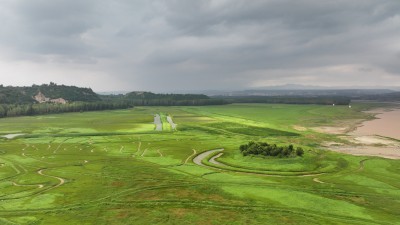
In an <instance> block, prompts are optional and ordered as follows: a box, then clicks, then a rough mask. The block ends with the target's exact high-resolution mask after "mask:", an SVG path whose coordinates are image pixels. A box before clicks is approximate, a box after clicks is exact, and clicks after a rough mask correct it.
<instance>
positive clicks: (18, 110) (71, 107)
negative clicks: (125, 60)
mask: <svg viewBox="0 0 400 225" xmlns="http://www.w3.org/2000/svg"><path fill="white" fill-rule="evenodd" d="M132 107H133V105H132V104H131V103H129V102H71V103H67V104H54V103H41V104H38V103H35V104H32V103H31V104H1V105H0V117H13V116H33V115H43V114H53V113H66V112H86V111H98V110H111V109H127V108H132Z"/></svg>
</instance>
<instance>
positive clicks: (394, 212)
mask: <svg viewBox="0 0 400 225" xmlns="http://www.w3.org/2000/svg"><path fill="white" fill-rule="evenodd" d="M372 107H374V105H368V104H356V105H354V106H353V107H352V108H351V109H349V108H348V107H346V106H336V107H332V106H317V105H276V104H233V105H225V106H204V107H137V108H135V109H132V110H119V111H102V112H90V113H70V114H56V115H46V116H35V117H19V118H6V119H1V120H0V136H1V135H6V134H16V133H23V134H25V135H23V136H19V137H16V138H14V139H11V140H9V139H6V138H0V190H1V191H0V224H52V225H53V224H54V225H57V224H68V225H69V224H97V225H103V224H104V225H106V224H107V225H108V224H116V225H119V224H121V225H122V224H360V225H361V224H363V225H364V224H400V213H399V212H400V173H399V172H400V161H399V160H390V159H383V158H378V157H366V156H363V157H361V156H351V155H345V154H339V153H335V152H330V151H326V150H322V149H320V148H319V146H320V144H321V143H322V142H324V141H337V140H338V138H337V136H336V135H329V134H322V133H317V132H315V131H313V130H311V129H304V130H302V131H299V129H295V127H296V126H297V127H306V128H310V127H318V126H332V125H340V124H344V123H345V124H350V125H355V123H356V121H360V120H365V119H370V117H371V116H369V115H368V114H365V113H362V112H361V111H362V110H366V109H369V108H372ZM154 114H160V115H161V119H162V123H163V131H162V132H157V131H155V130H154V124H153V121H154V118H153V116H154ZM167 115H171V116H172V117H173V120H174V122H175V123H176V124H178V127H177V131H172V129H171V126H170V125H169V123H168V121H167V119H166V116H167ZM249 141H265V142H268V143H276V144H290V143H292V144H294V145H296V146H301V147H303V148H304V149H305V150H306V151H305V155H304V156H303V157H296V158H282V159H279V158H263V157H243V156H242V155H241V154H240V151H239V149H238V148H239V145H241V144H245V143H248V142H249ZM218 148H224V151H223V153H224V154H223V155H222V156H221V157H219V158H217V159H216V160H217V161H218V162H220V163H222V164H221V165H215V164H210V162H208V160H209V159H210V158H211V157H214V156H215V155H216V154H211V155H210V156H208V158H207V159H204V160H203V161H202V162H203V163H204V164H205V165H208V166H209V167H204V166H199V165H197V164H195V163H194V162H193V161H192V159H193V158H194V157H196V155H198V154H200V153H202V152H205V151H207V150H212V149H218Z"/></svg>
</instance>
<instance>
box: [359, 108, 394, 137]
mask: <svg viewBox="0 0 400 225" xmlns="http://www.w3.org/2000/svg"><path fill="white" fill-rule="evenodd" d="M369 112H370V113H376V114H377V115H376V117H377V119H375V120H369V121H365V122H363V123H362V125H361V126H360V127H358V128H357V129H356V130H355V131H353V132H352V133H351V134H352V135H356V136H365V135H379V136H385V137H390V138H395V139H400V109H393V110H391V111H388V110H383V109H382V110H374V111H369Z"/></svg>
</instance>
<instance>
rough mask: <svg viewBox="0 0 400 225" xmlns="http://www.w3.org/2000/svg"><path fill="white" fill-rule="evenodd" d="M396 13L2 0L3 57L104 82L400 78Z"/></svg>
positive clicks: (278, 5)
mask: <svg viewBox="0 0 400 225" xmlns="http://www.w3.org/2000/svg"><path fill="white" fill-rule="evenodd" d="M399 12H400V2H398V1H397V0H382V1H375V0H362V1H361V0H360V1H348V0H335V1H318V0H297V1H293V0H290V1H289V0H265V1H246V0H204V1H197V0H192V1H191V0H163V1H161V0H151V1H138V0H136V1H128V0H114V1H94V0H93V1H92V0H82V1H67V0H36V1H22V0H20V1H14V0H5V1H4V2H2V3H0V19H1V21H3V23H4V24H3V25H4V26H2V27H1V28H0V31H1V32H0V47H1V49H2V52H3V53H2V54H0V56H1V58H3V61H4V62H10V61H18V60H24V62H26V61H28V62H36V63H41V64H42V65H43V64H46V65H49V64H51V65H52V67H51V69H48V68H47V67H43V70H47V69H48V70H49V74H52V73H53V72H54V71H55V70H57V68H58V69H59V70H64V71H71V73H72V74H71V76H70V77H69V78H71V77H73V76H74V75H73V73H74V72H77V71H78V74H79V75H75V76H76V79H77V80H78V81H79V79H81V78H82V77H85V72H88V71H90V77H91V79H93V74H96V72H98V73H99V74H102V75H99V76H98V79H94V80H92V82H90V85H91V86H94V87H95V88H96V89H101V90H105V89H109V88H110V87H111V86H110V83H111V82H113V83H115V85H114V86H112V87H113V88H120V89H142V90H143V89H151V90H159V91H168V90H178V89H179V90H184V89H217V88H221V87H223V88H224V89H229V88H246V87H248V86H262V85H269V84H272V85H274V84H280V83H286V82H290V83H306V84H322V85H327V84H332V85H335V84H349V85H352V84H360V82H361V83H362V84H365V85H369V84H376V81H379V82H381V84H382V85H385V84H390V85H400V76H399V74H400V66H399V65H400V62H399V60H400V58H399V52H400V44H399V43H400V39H399V37H400V30H399V27H400V15H399ZM1 58H0V60H1ZM18 76H23V75H21V74H18ZM26 76H31V74H27V75H26ZM64 76H65V75H58V78H57V79H59V80H61V81H64V80H65V79H62V78H61V77H64ZM88 76H89V75H88ZM332 76H335V77H337V79H333V78H332ZM56 77H57V75H54V76H53V77H52V76H50V75H49V77H48V81H50V80H52V79H53V78H54V79H55V78H56ZM361 77H362V79H361V80H360V78H361ZM380 78H382V79H380ZM74 79H75V78H74ZM82 79H83V78H82ZM87 79H88V78H87ZM48 81H45V80H43V81H42V82H48ZM211 81H212V82H211ZM10 82H11V81H10Z"/></svg>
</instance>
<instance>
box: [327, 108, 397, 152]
mask: <svg viewBox="0 0 400 225" xmlns="http://www.w3.org/2000/svg"><path fill="white" fill-rule="evenodd" d="M367 113H372V114H374V115H375V117H376V119H374V120H368V121H363V122H362V123H360V124H359V126H357V127H356V128H355V129H354V130H351V129H349V130H348V132H345V133H342V134H345V135H343V136H340V138H342V139H343V140H344V141H346V142H347V144H340V143H335V142H324V143H323V144H322V146H324V147H327V148H328V149H329V150H333V151H337V152H342V153H346V154H352V155H365V156H378V157H383V158H390V159H400V141H399V140H398V139H400V109H393V108H392V109H376V110H373V111H368V112H367ZM341 130H344V131H345V130H346V128H344V127H343V128H342V129H341ZM320 131H325V132H324V133H331V134H340V132H339V131H340V129H339V130H336V129H322V130H321V129H320Z"/></svg>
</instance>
